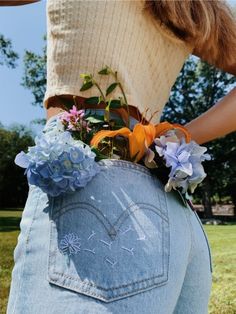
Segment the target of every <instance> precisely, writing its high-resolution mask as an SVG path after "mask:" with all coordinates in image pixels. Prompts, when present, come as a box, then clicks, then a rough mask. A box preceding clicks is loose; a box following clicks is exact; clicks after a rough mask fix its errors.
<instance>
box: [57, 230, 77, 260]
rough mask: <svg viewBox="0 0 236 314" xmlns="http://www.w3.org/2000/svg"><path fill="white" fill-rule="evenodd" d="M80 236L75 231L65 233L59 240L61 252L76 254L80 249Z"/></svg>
mask: <svg viewBox="0 0 236 314" xmlns="http://www.w3.org/2000/svg"><path fill="white" fill-rule="evenodd" d="M80 247H81V242H80V238H79V237H78V236H77V234H75V233H68V234H66V235H65V236H64V237H63V238H62V239H61V241H60V244H59V250H60V252H62V253H63V254H69V255H72V254H77V253H78V252H79V251H80V250H81V248H80Z"/></svg>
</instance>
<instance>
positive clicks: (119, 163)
mask: <svg viewBox="0 0 236 314" xmlns="http://www.w3.org/2000/svg"><path fill="white" fill-rule="evenodd" d="M98 164H99V165H100V166H101V167H104V168H105V169H107V168H109V167H111V166H114V167H121V168H129V169H130V170H134V171H138V172H141V173H143V174H146V175H148V176H149V177H153V174H152V173H151V172H150V170H148V169H147V168H146V167H145V166H142V165H140V164H137V163H133V162H131V161H127V160H119V159H103V160H100V161H99V162H98Z"/></svg>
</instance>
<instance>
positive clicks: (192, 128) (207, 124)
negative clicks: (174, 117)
mask: <svg viewBox="0 0 236 314" xmlns="http://www.w3.org/2000/svg"><path fill="white" fill-rule="evenodd" d="M185 127H186V128H187V130H188V131H189V132H190V134H191V136H192V139H193V140H195V141H196V142H197V143H198V144H203V143H206V142H209V141H211V140H214V139H216V138H219V137H222V136H225V135H227V134H229V133H231V132H234V131H236V87H235V88H233V89H232V90H231V91H230V92H229V93H228V94H227V95H226V96H224V97H223V98H222V99H221V100H220V101H218V102H217V103H216V104H215V105H214V106H213V107H211V108H210V109H209V110H207V111H206V112H204V113H203V114H202V115H200V116H199V117H197V118H196V119H194V120H192V121H191V122H189V123H187V124H186V125H185Z"/></svg>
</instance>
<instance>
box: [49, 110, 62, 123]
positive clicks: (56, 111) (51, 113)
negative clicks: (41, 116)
mask: <svg viewBox="0 0 236 314" xmlns="http://www.w3.org/2000/svg"><path fill="white" fill-rule="evenodd" d="M62 111H64V110H63V109H62V108H58V107H51V108H48V109H47V121H48V120H49V119H50V118H51V117H53V116H55V115H57V114H58V113H60V112H62Z"/></svg>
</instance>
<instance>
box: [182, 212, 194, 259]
mask: <svg viewBox="0 0 236 314" xmlns="http://www.w3.org/2000/svg"><path fill="white" fill-rule="evenodd" d="M189 210H191V209H190V207H187V208H185V209H184V213H185V218H186V220H187V225H188V229H189V231H190V236H191V244H190V250H189V254H188V263H189V262H190V260H191V258H190V257H192V254H193V243H194V236H193V231H192V228H193V226H192V223H191V221H190V219H189V214H190V213H189V212H188V211H189Z"/></svg>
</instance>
